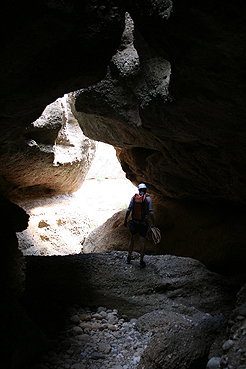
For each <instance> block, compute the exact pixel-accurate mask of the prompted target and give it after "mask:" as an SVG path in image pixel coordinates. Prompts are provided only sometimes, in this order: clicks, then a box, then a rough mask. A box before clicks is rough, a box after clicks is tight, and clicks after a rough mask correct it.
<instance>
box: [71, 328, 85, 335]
mask: <svg viewBox="0 0 246 369" xmlns="http://www.w3.org/2000/svg"><path fill="white" fill-rule="evenodd" d="M71 331H72V333H73V334H74V335H75V336H76V335H77V334H82V333H83V330H82V328H80V327H77V326H76V327H73V328H72V329H71Z"/></svg>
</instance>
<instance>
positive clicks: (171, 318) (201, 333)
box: [26, 251, 246, 369]
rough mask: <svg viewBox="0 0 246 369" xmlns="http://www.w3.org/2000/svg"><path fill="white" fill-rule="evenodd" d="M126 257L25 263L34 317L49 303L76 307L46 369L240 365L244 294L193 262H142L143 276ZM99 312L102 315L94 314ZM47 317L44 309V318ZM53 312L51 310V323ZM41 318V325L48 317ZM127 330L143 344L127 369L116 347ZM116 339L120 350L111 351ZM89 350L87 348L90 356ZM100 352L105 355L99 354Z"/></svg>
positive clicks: (167, 258)
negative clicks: (113, 356)
mask: <svg viewBox="0 0 246 369" xmlns="http://www.w3.org/2000/svg"><path fill="white" fill-rule="evenodd" d="M125 257H126V252H121V251H110V252H106V253H98V254H80V255H73V256H65V257H64V256H63V257H62V256H61V257H60V256H51V257H35V256H29V257H27V282H26V299H27V301H28V303H29V306H36V308H35V309H36V310H37V311H40V310H42V309H43V306H44V305H46V306H47V303H48V306H49V307H50V306H51V305H52V304H54V303H55V304H57V305H56V306H63V307H64V304H65V305H66V306H71V304H76V305H73V310H72V312H71V308H70V309H69V314H70V315H69V314H68V313H66V318H67V324H66V325H65V327H63V328H62V329H61V327H60V331H62V332H63V333H62V335H63V338H62V339H61V335H60V339H59V338H57V337H56V339H58V341H56V345H57V344H58V346H60V349H59V351H58V352H56V355H55V356H54V355H53V359H52V360H51V358H49V357H47V356H46V357H45V360H46V362H45V361H43V363H44V364H45V363H46V364H47V362H50V364H49V366H48V368H57V363H58V362H60V365H61V359H62V360H63V361H62V362H63V364H64V365H63V364H62V365H63V366H60V367H61V368H63V367H64V368H77V367H78V368H81V365H82V364H83V363H84V364H83V365H87V366H85V367H88V368H96V367H97V366H96V365H99V366H102V365H105V367H112V368H113V367H114V366H113V365H121V366H119V367H122V368H123V367H124V365H125V368H126V365H128V367H127V368H131V367H139V368H140V367H141V368H159V367H161V368H168V369H170V368H181V367H182V368H183V367H185V368H198V367H199V368H205V367H206V365H207V363H208V361H209V360H210V364H209V365H211V359H213V361H212V363H214V361H215V362H217V363H218V359H219V358H220V360H222V361H223V360H224V362H225V363H226V366H224V367H226V368H231V369H232V368H238V366H237V365H238V363H239V362H240V363H241V364H244V360H245V356H243V355H244V351H243V347H244V346H243V345H244V341H243V339H244V338H245V317H246V311H245V292H243V290H242V292H241V293H239V294H238V295H237V292H238V286H237V284H236V283H235V281H233V280H231V279H228V278H225V277H223V276H221V275H219V274H216V273H213V272H211V271H209V270H208V269H207V268H206V267H205V266H204V265H203V264H201V263H200V262H198V261H197V260H194V259H191V258H181V257H176V256H172V255H162V256H146V257H145V260H146V264H147V266H146V268H143V269H141V268H140V267H139V256H138V254H137V253H135V254H134V257H133V260H132V263H131V264H130V265H128V264H126V263H125ZM236 300H237V303H238V305H237V307H236V308H235V303H236ZM37 306H38V308H37ZM102 306H106V307H107V309H108V310H106V308H105V309H99V310H100V311H99V310H98V307H102ZM35 309H33V308H32V313H34V312H35ZM51 310H52V309H50V308H49V309H48V310H47V311H49V314H51ZM42 311H43V310H42ZM89 311H90V313H89ZM103 311H104V312H103ZM58 312H59V309H57V308H56V309H55V311H54V315H53V317H52V321H53V323H54V321H55V320H57V318H58V315H59V314H58ZM102 314H104V315H102ZM41 315H43V316H45V320H47V315H46V314H44V313H42V314H41ZM76 316H77V318H76ZM113 319H114V320H113ZM132 319H134V320H132ZM59 321H61V319H60V318H59ZM133 322H134V323H136V324H133ZM42 328H44V325H43V326H42ZM122 331H124V335H122V334H121V333H122ZM131 331H132V333H131V334H134V337H140V336H139V333H140V335H141V336H142V338H144V337H145V338H146V340H145V339H143V342H141V345H142V347H141V350H140V351H141V353H140V354H139V355H138V356H139V358H138V359H137V360H136V359H134V354H133V357H132V358H131V360H135V362H134V363H133V362H132V361H131V363H130V362H129V363H128V364H127V363H126V362H125V361H124V360H123V361H120V358H121V355H120V343H121V344H122V345H124V344H126V343H127V341H129V339H130V338H129V337H131V334H130V332H131ZM53 334H54V332H53ZM116 336H117V337H116ZM69 337H70V338H69ZM106 337H107V339H106ZM116 338H118V343H119V347H116V346H115V340H116ZM95 340H96V342H95ZM110 340H111V341H110ZM122 340H123V341H122ZM233 340H234V341H233ZM139 341H141V339H139V340H138V342H139ZM230 341H233V344H231V343H230ZM62 342H63V343H64V342H65V343H66V345H65V346H66V348H65V349H64V350H65V351H66V354H67V355H68V356H66V355H65V356H63V355H64V350H63V351H62V352H61V344H62ZM93 342H94V343H93ZM89 343H90V344H89ZM225 343H226V345H224V344H225ZM87 344H88V345H89V346H90V345H92V346H90V347H93V349H91V351H90V353H89V354H88V352H87V351H88V350H89V348H88V347H89V346H87ZM100 344H101V345H100ZM102 344H103V345H104V346H102ZM106 344H107V345H106ZM105 345H106V346H107V348H108V349H109V352H107V353H106V352H104V353H102V352H101V351H100V350H102V347H104V348H105V347H106V346H105ZM223 345H224V346H223ZM99 346H100V349H99ZM225 346H226V348H225ZM223 347H224V348H223ZM121 348H122V346H121ZM93 350H94V351H93ZM117 350H119V351H117ZM232 350H234V354H233V351H232ZM240 350H241V351H240ZM111 351H112V352H111ZM140 351H139V352H140ZM228 351H230V354H229V353H228ZM110 352H111V354H110ZM113 352H114V353H116V352H117V353H118V354H117V355H118V359H117V360H118V362H116V361H115V359H112V356H111V355H113V354H112V353H113ZM239 352H241V354H239ZM84 353H87V354H86V355H87V359H86V360H87V362H86V364H85V362H84V361H83V360H85V357H84ZM225 353H226V355H225ZM100 355H101V356H100ZM129 355H130V353H129ZM230 355H231V356H230ZM236 355H237V358H236ZM140 356H141V358H140ZM56 359H57V362H56ZM65 359H69V360H70V361H69V363H68V361H67V362H65V361H66V360H65ZM50 360H51V361H52V364H51V361H50ZM59 360H60V361H59ZM64 360H65V361H64ZM90 360H91V361H90ZM98 360H99V361H98ZM216 360H217V361H216ZM92 363H94V364H92ZM96 363H97V364H96ZM103 363H104V364H103ZM44 364H42V365H44ZM46 364H45V365H46ZM65 364H66V365H67V366H66V365H65ZM130 364H131V365H133V364H134V366H129V365H130ZM227 364H228V365H229V364H230V365H231V366H228V365H227ZM69 365H70V366H69ZM76 365H77V366H76ZM78 365H80V366H78ZM110 365H111V366H110ZM194 365H195V366H194ZM99 366H98V367H99ZM218 368H219V367H218Z"/></svg>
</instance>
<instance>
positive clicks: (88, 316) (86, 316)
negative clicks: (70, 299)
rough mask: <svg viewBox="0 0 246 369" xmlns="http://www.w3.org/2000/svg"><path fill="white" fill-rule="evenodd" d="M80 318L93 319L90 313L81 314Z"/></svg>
mask: <svg viewBox="0 0 246 369" xmlns="http://www.w3.org/2000/svg"><path fill="white" fill-rule="evenodd" d="M79 318H80V320H83V321H86V322H88V321H90V320H91V316H90V315H89V314H79Z"/></svg>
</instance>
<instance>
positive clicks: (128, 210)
mask: <svg viewBox="0 0 246 369" xmlns="http://www.w3.org/2000/svg"><path fill="white" fill-rule="evenodd" d="M130 213H131V210H130V209H127V211H126V216H125V221H124V226H125V227H127V219H128V217H129V215H130Z"/></svg>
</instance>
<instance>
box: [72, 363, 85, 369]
mask: <svg viewBox="0 0 246 369" xmlns="http://www.w3.org/2000/svg"><path fill="white" fill-rule="evenodd" d="M71 369H85V367H84V364H79V363H77V364H73V365H72V366H71Z"/></svg>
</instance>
